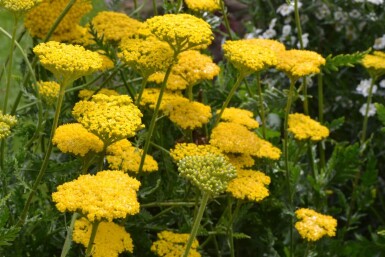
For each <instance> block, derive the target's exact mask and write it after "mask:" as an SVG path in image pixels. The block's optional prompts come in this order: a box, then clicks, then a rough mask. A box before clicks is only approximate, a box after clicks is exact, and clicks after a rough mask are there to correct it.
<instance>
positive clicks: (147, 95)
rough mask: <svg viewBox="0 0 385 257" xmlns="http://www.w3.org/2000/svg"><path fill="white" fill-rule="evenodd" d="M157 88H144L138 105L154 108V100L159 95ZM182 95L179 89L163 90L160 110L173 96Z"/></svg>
mask: <svg viewBox="0 0 385 257" xmlns="http://www.w3.org/2000/svg"><path fill="white" fill-rule="evenodd" d="M159 92H160V90H159V88H146V89H145V90H143V95H142V99H141V100H140V105H142V106H148V107H149V108H150V109H154V108H155V104H156V101H157V100H158V97H159ZM179 97H183V96H182V94H181V92H180V91H168V90H165V91H164V93H163V98H162V103H161V104H160V110H162V108H164V105H165V104H166V103H167V102H169V101H170V100H173V99H175V98H179Z"/></svg>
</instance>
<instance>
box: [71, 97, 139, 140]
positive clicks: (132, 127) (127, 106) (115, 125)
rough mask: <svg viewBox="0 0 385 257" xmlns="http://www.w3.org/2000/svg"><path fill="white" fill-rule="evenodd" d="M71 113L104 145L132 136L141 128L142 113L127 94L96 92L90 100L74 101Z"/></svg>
mask: <svg viewBox="0 0 385 257" xmlns="http://www.w3.org/2000/svg"><path fill="white" fill-rule="evenodd" d="M72 114H73V116H74V117H75V118H76V120H77V121H78V122H80V123H81V124H82V125H83V126H84V127H85V128H86V129H87V130H88V131H90V132H92V133H94V134H95V135H97V136H98V137H99V138H100V139H101V140H102V141H103V142H104V143H105V145H109V144H111V143H113V142H116V141H118V140H121V139H124V138H127V137H132V136H134V135H135V134H136V132H137V131H138V130H139V129H141V128H143V125H142V120H141V117H142V113H141V112H140V110H139V109H138V107H136V106H135V105H134V104H133V103H132V100H131V98H130V97H129V96H127V95H120V96H114V95H110V96H107V95H103V94H96V95H94V96H92V99H91V100H90V101H80V102H78V103H76V105H75V106H74V108H73V111H72Z"/></svg>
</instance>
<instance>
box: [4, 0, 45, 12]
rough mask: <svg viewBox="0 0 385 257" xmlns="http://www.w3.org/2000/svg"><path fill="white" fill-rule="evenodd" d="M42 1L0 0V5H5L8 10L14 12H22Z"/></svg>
mask: <svg viewBox="0 0 385 257" xmlns="http://www.w3.org/2000/svg"><path fill="white" fill-rule="evenodd" d="M40 2H41V0H0V7H4V8H5V9H6V10H9V11H11V12H14V13H22V12H26V11H28V10H29V9H31V8H32V7H34V6H35V5H37V4H39V3H40Z"/></svg>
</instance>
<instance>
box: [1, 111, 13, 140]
mask: <svg viewBox="0 0 385 257" xmlns="http://www.w3.org/2000/svg"><path fill="white" fill-rule="evenodd" d="M0 111H1V110H0ZM16 123H17V119H16V117H15V116H12V115H9V114H1V113H0V139H4V138H6V137H8V136H9V135H10V134H11V128H12V127H13V126H15V125H16Z"/></svg>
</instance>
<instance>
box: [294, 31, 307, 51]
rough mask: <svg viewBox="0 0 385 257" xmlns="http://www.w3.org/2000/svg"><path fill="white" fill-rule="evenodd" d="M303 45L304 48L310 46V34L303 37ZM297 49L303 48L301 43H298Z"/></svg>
mask: <svg viewBox="0 0 385 257" xmlns="http://www.w3.org/2000/svg"><path fill="white" fill-rule="evenodd" d="M302 43H303V48H306V47H307V45H308V44H309V33H305V34H303V35H302ZM297 48H301V45H300V43H299V42H298V43H297Z"/></svg>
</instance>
